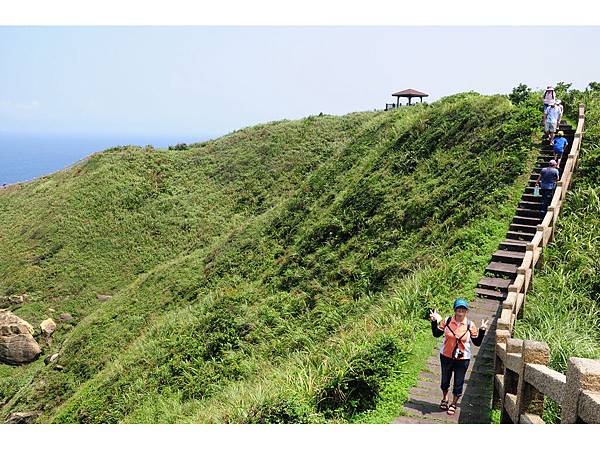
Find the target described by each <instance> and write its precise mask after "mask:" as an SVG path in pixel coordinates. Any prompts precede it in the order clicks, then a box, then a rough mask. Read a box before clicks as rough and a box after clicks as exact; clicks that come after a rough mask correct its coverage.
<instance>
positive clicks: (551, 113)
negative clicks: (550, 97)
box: [544, 101, 560, 145]
mask: <svg viewBox="0 0 600 450" xmlns="http://www.w3.org/2000/svg"><path fill="white" fill-rule="evenodd" d="M559 116H560V109H558V106H556V103H555V102H553V101H552V102H550V107H549V108H548V111H547V112H546V124H545V125H544V131H545V132H546V133H548V137H549V138H550V145H553V144H554V134H555V133H556V129H557V128H558V117H559Z"/></svg>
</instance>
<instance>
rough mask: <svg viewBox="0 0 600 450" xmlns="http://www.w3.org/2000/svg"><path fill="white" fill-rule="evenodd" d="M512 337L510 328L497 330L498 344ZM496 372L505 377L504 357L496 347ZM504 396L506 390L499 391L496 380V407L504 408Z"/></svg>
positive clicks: (494, 403)
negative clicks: (501, 356)
mask: <svg viewBox="0 0 600 450" xmlns="http://www.w3.org/2000/svg"><path fill="white" fill-rule="evenodd" d="M509 338H510V331H508V330H496V343H497V344H506V341H507V339H509ZM494 358H495V362H494V373H495V374H496V375H501V376H502V377H504V363H503V362H502V358H500V356H499V355H498V353H497V352H496V350H495V348H494ZM503 396H504V390H501V391H499V390H498V387H497V386H496V382H495V381H494V394H493V399H492V405H493V408H494V409H501V408H502V398H503Z"/></svg>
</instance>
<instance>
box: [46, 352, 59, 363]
mask: <svg viewBox="0 0 600 450" xmlns="http://www.w3.org/2000/svg"><path fill="white" fill-rule="evenodd" d="M57 360H58V353H54V354H52V355H48V356H46V358H44V364H46V365H48V364H52V363H54V362H56V361H57Z"/></svg>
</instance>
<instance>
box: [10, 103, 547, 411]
mask: <svg viewBox="0 0 600 450" xmlns="http://www.w3.org/2000/svg"><path fill="white" fill-rule="evenodd" d="M540 119H541V114H540V112H539V111H537V110H536V108H533V107H531V106H525V105H519V106H514V105H513V104H511V102H510V101H508V100H507V99H506V98H503V97H500V96H492V97H486V96H480V95H478V94H474V93H468V94H460V95H456V96H452V97H448V98H445V99H443V100H441V101H438V102H436V103H434V104H432V105H419V106H415V107H412V108H402V109H399V110H396V111H389V112H372V113H355V114H350V115H347V116H343V117H331V116H318V117H309V118H306V119H303V120H299V121H282V122H276V123H270V124H265V125H260V126H256V127H252V128H248V129H244V130H241V131H238V132H235V133H232V134H230V135H228V136H225V137H223V138H221V139H217V140H214V141H210V142H206V143H202V144H197V145H193V146H191V148H190V149H188V150H181V151H163V150H152V149H141V148H115V149H110V150H107V151H105V152H102V153H100V154H96V155H94V156H93V157H92V158H90V159H89V160H86V161H84V162H83V163H81V164H79V165H77V166H75V167H73V168H71V169H68V170H65V171H62V172H60V173H57V174H54V175H50V176H48V177H44V178H42V179H38V180H36V181H34V182H31V183H27V184H23V185H19V186H13V187H10V188H8V189H5V190H2V191H0V215H1V217H2V219H3V220H2V221H1V222H0V296H1V295H3V294H5V295H9V294H22V293H27V294H28V297H27V299H26V301H25V303H24V304H22V305H18V306H10V308H11V309H12V310H14V312H15V313H16V314H18V315H19V316H21V317H22V318H24V319H26V320H28V321H29V322H30V323H32V324H33V325H34V326H37V325H38V324H39V322H40V321H41V320H43V319H45V318H46V317H53V318H54V319H55V320H58V319H57V318H58V316H59V315H60V314H61V313H63V312H69V313H71V314H72V315H73V316H74V317H75V321H74V322H71V323H68V324H67V323H61V324H60V325H59V328H58V330H57V332H56V333H55V336H54V340H53V342H52V347H51V348H47V347H46V348H44V355H43V356H46V355H48V354H51V353H54V352H59V353H60V357H59V360H58V362H57V363H55V364H50V365H48V366H46V365H44V363H43V361H42V359H43V358H40V360H38V361H36V362H34V363H32V364H30V365H27V366H23V367H9V366H3V365H0V405H1V406H0V408H1V409H0V416H6V415H8V414H9V413H10V412H15V411H38V412H40V413H41V416H40V417H39V419H38V421H39V422H263V423H264V422H327V421H334V422H361V421H371V422H373V421H374V422H377V421H387V420H389V419H390V418H391V417H393V415H394V414H397V413H398V408H399V405H401V404H402V402H403V401H404V399H405V395H406V389H407V387H408V385H410V383H411V382H412V381H414V377H415V374H416V373H417V372H418V367H419V364H422V362H423V361H422V359H423V358H424V355H426V354H428V352H429V351H430V349H431V345H432V341H431V338H429V337H428V334H427V328H428V323H427V322H426V321H424V320H422V319H423V317H424V315H425V313H426V311H427V308H429V307H432V306H437V307H442V308H447V306H448V304H449V302H450V300H451V298H452V297H453V296H455V295H458V294H462V295H466V296H471V295H472V289H473V287H474V285H475V283H476V280H477V278H478V277H479V276H480V275H481V273H482V270H483V268H484V267H485V265H486V263H487V262H488V259H489V254H490V253H491V252H492V250H493V249H495V248H496V247H497V244H498V242H499V241H500V240H501V238H502V237H503V236H504V234H505V232H506V229H507V228H508V223H509V218H510V217H511V215H512V213H513V212H514V209H515V207H516V205H517V203H518V200H519V197H520V194H521V191H522V188H523V186H524V185H525V182H526V178H527V175H528V168H529V167H530V166H531V164H532V158H533V152H532V151H531V150H532V137H533V131H534V130H536V129H537V128H538V123H539V121H540ZM97 294H110V295H112V296H113V297H112V299H110V300H109V301H104V302H102V301H99V300H98V299H97ZM0 307H2V306H1V305H0ZM38 328H39V327H38ZM57 364H58V365H60V366H63V367H64V369H62V370H57V367H56V365H57Z"/></svg>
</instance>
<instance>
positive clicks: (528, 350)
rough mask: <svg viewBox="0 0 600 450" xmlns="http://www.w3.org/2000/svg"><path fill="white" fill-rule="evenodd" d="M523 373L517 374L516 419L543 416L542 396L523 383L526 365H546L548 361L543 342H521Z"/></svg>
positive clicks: (548, 357) (548, 351)
mask: <svg viewBox="0 0 600 450" xmlns="http://www.w3.org/2000/svg"><path fill="white" fill-rule="evenodd" d="M522 354H523V366H522V367H523V369H522V370H523V371H522V372H521V373H520V374H519V387H518V389H517V410H518V417H519V418H520V417H521V414H525V413H528V414H536V415H538V416H540V417H542V415H543V414H544V394H542V393H541V392H539V391H538V390H537V389H536V388H535V387H533V386H532V385H530V384H529V383H527V382H526V381H525V376H524V372H525V366H526V364H528V363H529V364H542V365H544V366H545V365H547V364H548V362H549V361H550V348H548V344H546V343H545V342H536V341H523V349H522Z"/></svg>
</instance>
